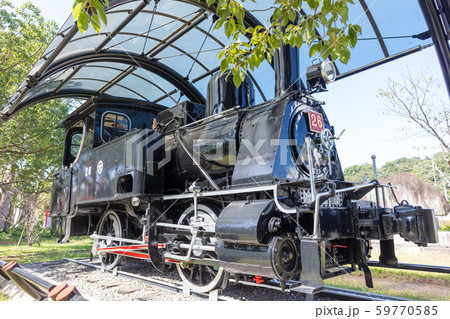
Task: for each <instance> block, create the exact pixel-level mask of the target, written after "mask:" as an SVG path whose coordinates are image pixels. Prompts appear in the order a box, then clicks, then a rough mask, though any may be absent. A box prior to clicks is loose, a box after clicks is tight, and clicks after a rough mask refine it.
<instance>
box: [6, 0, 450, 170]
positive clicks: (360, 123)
mask: <svg viewBox="0 0 450 319" xmlns="http://www.w3.org/2000/svg"><path fill="white" fill-rule="evenodd" d="M12 2H13V4H14V5H21V4H22V3H23V2H25V0H13V1H12ZM32 3H33V4H34V5H36V6H37V7H38V8H40V9H41V12H42V15H43V16H44V17H45V18H46V19H53V20H55V21H56V22H57V23H58V25H60V26H61V25H62V24H63V23H64V22H65V21H66V19H67V17H68V16H69V14H70V12H71V8H72V4H73V0H58V1H54V0H32ZM408 69H409V71H410V72H411V73H412V74H419V73H421V72H423V73H424V74H426V75H428V76H432V77H434V78H437V79H438V80H440V81H441V82H442V83H444V82H443V77H442V72H441V70H440V66H439V63H438V60H437V57H436V54H435V49H434V47H431V48H427V49H424V50H423V51H421V52H418V53H415V54H412V55H409V56H407V57H405V58H402V59H399V60H396V61H393V62H389V63H387V64H384V65H382V66H379V67H376V68H373V69H371V70H369V71H366V72H363V73H359V74H357V75H354V76H350V77H348V78H345V79H342V80H340V81H337V82H335V83H331V84H329V85H328V87H327V88H328V92H324V93H319V94H316V95H315V97H316V98H318V99H321V100H323V101H325V102H326V105H325V106H324V109H325V112H326V113H327V116H328V119H329V120H330V122H331V124H332V125H334V127H335V131H336V132H337V133H340V132H341V131H342V130H343V129H345V133H344V135H343V136H342V138H341V140H339V141H336V145H337V148H338V152H339V157H340V160H341V164H342V166H343V168H346V167H348V166H351V165H361V164H363V163H371V156H372V155H376V156H377V166H378V167H381V166H382V165H383V164H385V163H386V162H388V161H392V160H395V159H397V158H400V157H408V158H409V157H413V156H419V157H422V158H423V157H425V156H432V155H433V154H435V153H437V152H439V151H440V147H439V144H438V143H437V142H436V141H435V140H434V139H433V138H430V137H426V136H423V134H418V133H420V130H417V129H416V128H415V127H414V126H413V125H411V124H409V123H407V121H406V120H405V119H400V118H396V117H394V116H392V115H390V116H389V115H386V114H385V113H384V112H383V110H384V109H385V106H386V102H385V101H384V100H383V99H381V98H377V94H378V90H379V89H382V88H387V81H388V80H389V79H390V78H392V79H393V80H400V79H401V74H402V73H405V72H406V71H407V70H408ZM441 95H442V98H443V99H444V101H445V102H446V103H448V94H447V92H446V89H445V85H444V84H443V85H442V92H441Z"/></svg>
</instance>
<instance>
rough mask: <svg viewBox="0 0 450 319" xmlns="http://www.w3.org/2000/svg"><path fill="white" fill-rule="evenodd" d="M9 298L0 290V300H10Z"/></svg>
mask: <svg viewBox="0 0 450 319" xmlns="http://www.w3.org/2000/svg"><path fill="white" fill-rule="evenodd" d="M10 299H11V298H9V297H8V296H7V295H5V294H4V293H2V292H1V291H0V301H8V300H10Z"/></svg>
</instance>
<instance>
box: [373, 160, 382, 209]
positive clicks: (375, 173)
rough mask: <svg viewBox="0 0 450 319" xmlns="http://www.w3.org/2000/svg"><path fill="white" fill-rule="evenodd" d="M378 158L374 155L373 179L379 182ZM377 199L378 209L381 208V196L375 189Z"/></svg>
mask: <svg viewBox="0 0 450 319" xmlns="http://www.w3.org/2000/svg"><path fill="white" fill-rule="evenodd" d="M376 158H377V157H376V156H375V155H372V170H373V178H374V179H375V180H378V172H377V161H376ZM375 198H376V202H377V207H379V206H380V194H379V193H378V188H377V187H376V188H375Z"/></svg>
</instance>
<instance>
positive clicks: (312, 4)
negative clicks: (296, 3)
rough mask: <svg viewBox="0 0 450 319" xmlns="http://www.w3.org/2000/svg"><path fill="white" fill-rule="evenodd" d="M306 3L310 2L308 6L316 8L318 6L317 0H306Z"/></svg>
mask: <svg viewBox="0 0 450 319" xmlns="http://www.w3.org/2000/svg"><path fill="white" fill-rule="evenodd" d="M306 3H308V6H309V7H310V8H311V9H315V8H316V0H306Z"/></svg>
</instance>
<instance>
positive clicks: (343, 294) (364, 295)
mask: <svg viewBox="0 0 450 319" xmlns="http://www.w3.org/2000/svg"><path fill="white" fill-rule="evenodd" d="M63 260H66V261H69V262H73V263H77V264H80V265H84V266H86V267H91V268H96V269H99V270H102V267H101V266H97V265H93V264H91V263H88V262H84V261H81V260H76V259H70V258H66V257H63ZM109 272H112V273H117V275H118V276H121V277H124V278H131V279H135V280H139V281H141V282H143V283H146V284H149V285H151V286H155V287H158V288H161V289H166V290H169V291H173V292H177V293H183V292H184V288H183V286H182V285H178V284H174V283H169V282H166V281H163V280H158V279H152V278H147V277H143V276H139V275H135V274H132V273H129V272H125V271H121V270H118V271H117V272H115V271H112V270H109ZM229 282H231V283H235V284H242V285H244V286H251V287H259V288H266V289H272V290H277V291H283V292H286V293H291V292H292V293H299V292H297V291H294V290H290V289H289V288H285V289H283V288H281V287H280V286H278V285H275V284H273V285H271V284H257V283H254V282H248V281H236V280H235V279H229ZM291 283H294V282H291ZM295 283H297V282H295ZM191 293H192V294H193V295H195V296H198V297H201V298H208V297H209V294H207V293H196V292H191ZM317 296H321V297H324V296H326V297H333V298H339V300H347V301H348V300H351V301H356V300H361V301H412V299H405V298H400V297H394V296H388V295H381V294H375V293H370V292H365V291H357V290H350V289H344V288H338V287H330V286H325V287H324V290H323V291H322V292H320V293H319V294H317ZM218 300H221V301H231V300H234V299H231V298H228V297H224V296H218Z"/></svg>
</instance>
